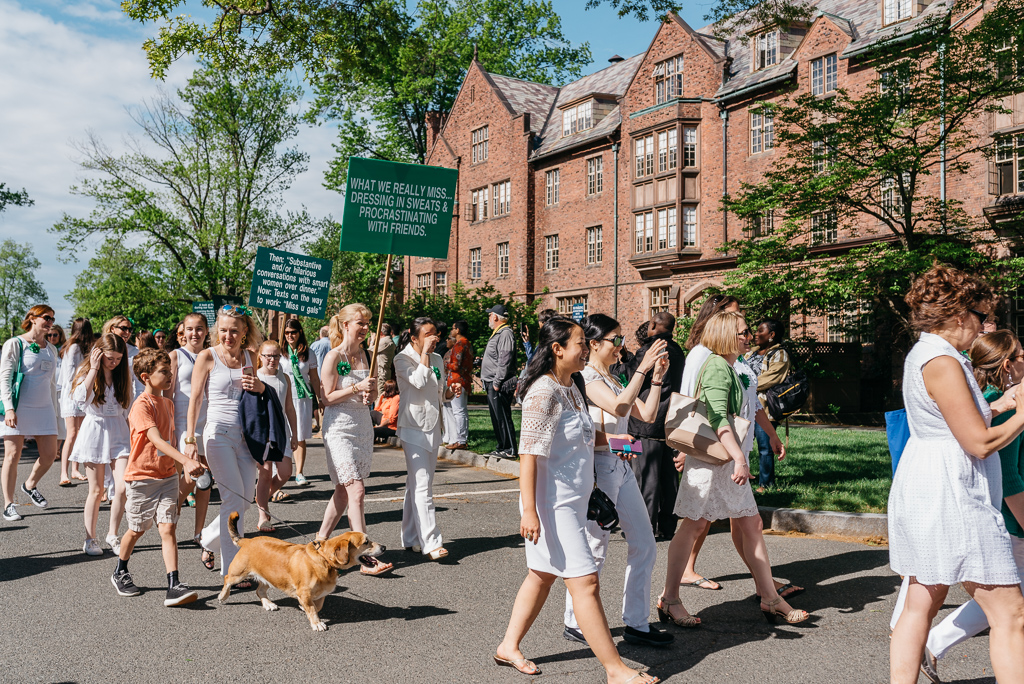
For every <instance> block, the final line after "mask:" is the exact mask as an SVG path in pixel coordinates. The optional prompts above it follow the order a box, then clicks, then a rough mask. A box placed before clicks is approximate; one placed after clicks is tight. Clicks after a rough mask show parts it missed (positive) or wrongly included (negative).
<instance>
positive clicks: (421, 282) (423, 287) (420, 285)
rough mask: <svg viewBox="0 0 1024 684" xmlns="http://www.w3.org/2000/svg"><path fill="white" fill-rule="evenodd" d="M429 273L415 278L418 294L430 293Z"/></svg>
mask: <svg viewBox="0 0 1024 684" xmlns="http://www.w3.org/2000/svg"><path fill="white" fill-rule="evenodd" d="M430 276H431V274H430V273H420V274H418V275H417V276H416V289H417V290H419V291H420V292H430Z"/></svg>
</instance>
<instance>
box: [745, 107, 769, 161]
mask: <svg viewBox="0 0 1024 684" xmlns="http://www.w3.org/2000/svg"><path fill="white" fill-rule="evenodd" d="M774 147H775V118H774V117H771V116H766V115H763V114H754V113H753V112H751V114H750V154H760V153H761V152H767V151H768V150H770V149H772V148H774Z"/></svg>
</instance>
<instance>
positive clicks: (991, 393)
mask: <svg viewBox="0 0 1024 684" xmlns="http://www.w3.org/2000/svg"><path fill="white" fill-rule="evenodd" d="M1001 396H1003V392H1002V390H1000V389H999V388H997V387H993V386H992V385H989V386H988V387H986V388H985V400H986V401H987V402H989V403H990V404H991V403H992V402H993V401H995V400H996V399H998V398H999V397H1001ZM1014 413H1016V411H1007V412H1006V413H1000V414H999V415H998V416H996V417H995V418H993V419H992V424H993V425H1001V424H1003V423H1005V422H1006V421H1007V420H1009V419H1010V417H1011V416H1013V414H1014ZM1022 437H1024V435H1017V438H1016V439H1014V440H1013V441H1012V442H1010V443H1009V444H1007V445H1006V446H1004V447H1003V448H1002V449H1000V450H999V465H1000V466H1001V467H1002V470H1003V508H1002V511H1003V522H1005V523H1006V531H1007V532H1009V533H1010V534H1012V535H1013V536H1015V537H1022V538H1024V527H1022V526H1021V524H1020V522H1019V521H1018V520H1017V518H1016V517H1014V515H1013V513H1012V512H1011V511H1010V508H1009V507H1008V506H1007V505H1006V500H1005V499H1006V497H1008V496H1013V495H1014V494H1020V493H1021V492H1024V457H1022V456H1024V454H1022V453H1021V450H1022V449H1024V439H1022Z"/></svg>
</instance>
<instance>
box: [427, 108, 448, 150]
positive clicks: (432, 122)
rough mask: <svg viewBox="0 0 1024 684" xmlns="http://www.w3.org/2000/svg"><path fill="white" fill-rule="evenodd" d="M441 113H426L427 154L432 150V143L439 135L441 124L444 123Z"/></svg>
mask: <svg viewBox="0 0 1024 684" xmlns="http://www.w3.org/2000/svg"><path fill="white" fill-rule="evenodd" d="M443 114H444V113H443V112H437V111H432V112H427V120H426V123H427V154H429V153H430V150H432V149H434V141H435V140H437V136H438V134H440V133H441V124H442V123H443V122H444V116H443Z"/></svg>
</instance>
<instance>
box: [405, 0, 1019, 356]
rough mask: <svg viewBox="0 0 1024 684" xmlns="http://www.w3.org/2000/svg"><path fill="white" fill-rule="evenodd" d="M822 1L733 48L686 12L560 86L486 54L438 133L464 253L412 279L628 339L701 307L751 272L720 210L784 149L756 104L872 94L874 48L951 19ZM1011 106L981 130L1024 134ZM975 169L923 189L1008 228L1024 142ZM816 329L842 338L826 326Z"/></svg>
mask: <svg viewBox="0 0 1024 684" xmlns="http://www.w3.org/2000/svg"><path fill="white" fill-rule="evenodd" d="M817 8H818V12H817V13H816V15H815V16H813V17H812V18H811V19H810V20H809V21H807V22H806V23H804V24H798V25H795V26H792V27H790V28H788V29H786V30H784V31H782V30H779V29H778V28H777V27H776V28H769V29H767V30H761V31H760V32H757V31H755V32H751V33H744V34H742V35H737V36H734V37H732V38H731V39H729V40H720V39H718V38H715V37H714V36H712V35H711V32H710V30H709V28H706V29H702V30H694V29H693V28H691V27H690V26H688V25H687V24H686V22H685V21H683V20H682V19H680V18H679V17H678V16H676V15H674V14H672V15H670V16H669V17H668V20H667V21H665V22H663V23H662V24H661V25H660V26H659V28H658V29H657V31H656V33H655V35H654V37H653V40H652V41H651V44H650V46H649V48H648V49H647V51H646V52H645V53H643V54H640V55H636V56H634V57H631V58H629V59H622V58H618V57H616V58H613V59H612V60H610V61H611V62H612V64H611V65H610V66H609V67H607V68H605V69H603V70H601V71H598V72H596V73H594V74H591V75H589V76H586V77H584V78H581V79H579V80H577V81H574V82H572V83H569V84H567V85H565V86H563V87H561V88H558V87H553V86H548V85H542V84H537V83H530V82H527V81H522V80H518V79H514V78H509V77H506V76H501V75H498V74H491V73H488V72H486V71H485V70H484V69H483V68H482V66H481V65H480V64H479V63H478V62H477V61H476V60H474V61H473V62H472V64H471V65H470V67H469V70H468V73H467V74H466V78H465V80H464V82H463V85H462V88H461V90H460V92H459V95H458V97H457V98H456V101H455V104H454V106H453V108H452V111H451V112H450V113H449V114H448V116H447V118H446V119H445V120H444V122H443V125H442V123H441V119H440V117H437V118H436V119H433V120H432V121H431V122H430V126H429V128H430V130H429V131H428V148H429V149H430V152H429V157H428V159H427V163H428V164H432V165H438V166H445V167H450V168H456V169H458V170H459V185H458V194H457V197H458V204H457V207H456V213H455V216H454V217H453V222H452V234H451V243H450V245H449V253H448V254H449V255H448V258H447V259H443V260H433V259H422V258H408V260H407V263H406V265H405V266H406V268H405V274H406V275H405V279H406V280H405V286H406V288H407V289H408V290H409V291H418V290H420V291H428V292H443V291H445V289H446V288H447V287H448V286H449V285H450V284H451V283H453V282H455V281H457V280H458V281H462V282H463V283H464V284H465V285H467V286H469V287H474V286H479V285H481V284H483V283H490V284H492V285H493V286H495V287H496V288H497V289H498V290H499V291H501V292H503V293H505V294H507V295H508V296H509V297H515V298H518V299H523V300H527V301H532V300H535V299H539V300H541V307H542V308H546V307H551V308H555V309H558V310H559V311H563V312H566V313H571V311H572V308H573V305H577V306H579V305H582V306H583V309H584V310H585V311H587V312H598V311H600V312H605V313H609V314H611V315H613V316H615V317H617V318H618V319H619V320H620V321H621V322H622V324H623V329H624V330H625V331H627V332H628V331H631V330H633V329H635V327H636V326H637V325H638V324H639V323H640V322H641V321H643V320H646V319H648V318H649V317H650V315H651V314H652V313H653V312H655V311H658V310H668V311H671V312H672V313H674V314H676V315H687V314H689V313H691V305H692V303H693V302H694V301H695V300H697V299H698V298H699V297H701V295H702V293H703V292H704V291H705V290H706V289H707V288H708V287H709V286H713V285H717V284H720V283H721V282H722V279H723V276H724V274H725V273H726V272H727V271H728V270H729V269H730V268H732V267H733V266H734V265H735V260H734V258H732V257H730V256H729V255H726V254H723V253H721V252H719V251H718V248H719V247H720V246H721V245H722V244H723V243H724V242H725V241H728V240H734V239H738V238H741V237H743V236H744V235H749V234H750V232H749V231H750V230H751V229H752V226H751V225H749V224H747V223H741V222H740V221H739V220H738V219H737V217H735V216H732V217H730V216H729V215H727V214H725V213H723V212H722V211H721V210H720V200H721V197H722V195H723V194H724V193H726V192H727V191H736V190H738V189H739V187H740V184H741V183H743V182H744V181H746V182H753V181H757V180H758V179H759V178H760V177H761V174H763V173H764V171H765V170H766V169H767V168H768V166H769V165H770V164H771V162H772V161H773V159H774V155H775V154H776V153H777V150H776V146H775V140H774V135H773V128H772V121H771V119H770V118H767V117H762V116H759V115H757V114H755V113H752V112H751V111H750V108H751V107H753V106H754V105H756V104H757V103H760V102H765V101H770V100H771V99H773V98H775V97H779V96H780V95H781V92H782V90H784V89H790V88H792V87H793V86H794V85H795V86H796V87H797V88H798V89H799V90H802V91H807V90H809V91H811V92H813V93H814V94H820V95H823V96H827V94H828V93H829V92H831V91H834V90H836V88H846V89H849V90H852V91H856V89H858V88H863V87H865V86H866V84H868V83H871V82H872V81H873V80H874V79H876V78H877V75H876V73H875V72H874V70H873V69H872V68H871V67H870V66H869V65H867V64H865V63H864V61H863V60H862V59H861V58H860V56H861V55H863V54H864V53H865V51H866V50H867V49H868V48H870V47H871V46H872V45H874V44H875V43H877V42H878V41H880V40H883V39H885V38H887V37H891V36H892V35H893V33H894V32H896V31H906V30H907V29H908V28H910V27H912V26H913V25H914V24H915V23H918V22H921V21H923V20H924V19H925V18H927V17H928V16H930V15H931V14H933V13H935V12H944V11H947V10H946V5H945V3H944V2H943V1H942V0H934V1H933V2H932V3H930V4H929V3H928V2H927V0H923V1H922V0H822V1H821V2H819V3H817ZM1011 104H1012V105H1013V109H1014V110H1015V111H1014V114H1013V115H1009V116H993V117H991V118H990V119H988V120H986V122H983V125H982V126H981V128H980V130H979V135H982V136H986V135H988V136H991V135H994V134H1000V133H1013V132H1016V131H1018V130H1021V129H1024V96H1021V97H1018V98H1017V101H1016V102H1014V103H1011ZM971 169H972V170H971V172H970V173H969V174H968V175H967V176H965V177H959V180H958V182H957V183H955V184H950V186H949V187H946V188H944V189H943V188H940V186H939V183H940V182H941V181H940V178H939V177H938V176H929V177H927V178H926V183H927V184H928V185H926V186H925V193H926V194H933V195H935V196H939V195H940V193H941V192H943V190H944V191H945V193H946V196H947V197H949V198H951V199H958V200H961V201H963V202H964V203H965V207H966V208H967V209H968V211H970V212H971V213H972V214H974V215H976V216H980V215H982V214H983V213H984V214H985V215H988V216H989V217H990V218H991V219H992V220H996V219H997V218H998V217H999V215H1000V210H999V205H997V203H996V200H997V199H999V198H1000V196H1007V195H1013V194H1018V193H1024V135H1018V136H1017V143H1016V144H1014V145H1011V146H1009V147H1007V150H1006V151H1005V153H1001V155H1000V156H999V157H998V158H997V159H996V160H995V162H994V163H992V164H990V163H989V162H988V161H987V160H986V159H984V158H983V157H982V156H981V155H978V156H977V158H976V159H974V160H973V161H972V166H971ZM730 218H731V220H730ZM772 220H773V219H772V217H771V216H770V215H769V216H766V217H764V218H763V219H762V221H761V222H759V223H763V225H757V226H754V227H753V229H754V230H757V231H767V230H770V229H771V225H770V223H771V221H772ZM812 228H813V230H812V236H813V239H814V241H815V244H816V245H817V246H816V247H815V248H814V249H818V250H825V251H827V250H836V249H843V248H845V247H849V246H850V245H853V244H857V243H859V242H862V241H863V240H870V239H876V238H871V237H864V236H865V235H866V234H867V235H870V233H871V230H870V228H871V226H870V225H867V226H865V225H860V226H857V227H851V226H843V225H838V224H837V221H836V220H835V218H834V215H831V216H830V215H829V214H828V213H823V214H821V215H820V216H816V217H814V223H813V226H812ZM864 228H867V229H868V230H864ZM810 331H811V332H812V333H816V334H817V335H818V337H819V339H822V340H828V339H835V338H837V337H838V334H837V333H835V332H834V331H833V332H830V330H829V321H828V320H824V321H819V322H813V325H812V326H811V328H810Z"/></svg>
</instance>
